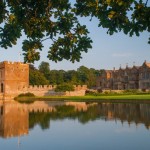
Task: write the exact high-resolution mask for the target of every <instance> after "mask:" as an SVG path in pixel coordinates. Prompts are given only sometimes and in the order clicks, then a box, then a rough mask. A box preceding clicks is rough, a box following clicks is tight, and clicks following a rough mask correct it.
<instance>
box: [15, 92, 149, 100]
mask: <svg viewBox="0 0 150 150" xmlns="http://www.w3.org/2000/svg"><path fill="white" fill-rule="evenodd" d="M16 100H18V101H22V100H23V101H26V100H27V101H30V100H32V101H36V100H44V101H47V100H48V101H50V100H75V101H82V100H150V94H145V95H144V94H143V95H114V96H109V95H107V96H104V95H102V96H45V97H19V98H17V99H16Z"/></svg>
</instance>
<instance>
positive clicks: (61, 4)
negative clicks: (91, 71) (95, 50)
mask: <svg viewBox="0 0 150 150" xmlns="http://www.w3.org/2000/svg"><path fill="white" fill-rule="evenodd" d="M0 24H1V26H0V46H1V47H3V48H8V47H11V46H12V45H15V44H16V43H17V39H19V38H20V37H21V35H22V33H23V32H24V34H25V35H26V37H27V39H26V40H24V41H23V46H22V49H23V51H24V54H23V55H24V61H25V62H34V61H35V60H39V59H40V51H41V50H42V48H43V42H44V41H45V40H48V39H49V40H51V41H53V44H52V45H50V48H49V50H48V55H47V57H48V58H49V59H51V60H53V61H56V62H57V61H61V60H62V59H67V60H70V61H72V62H74V61H79V60H80V58H81V52H87V51H88V49H89V48H91V42H92V41H91V39H90V38H89V37H88V36H87V35H88V30H87V29H86V26H85V25H81V24H80V23H79V21H78V18H77V17H76V15H75V12H74V11H73V8H72V7H71V3H69V0H38V1H35V0H26V1H25V0H1V1H0Z"/></svg>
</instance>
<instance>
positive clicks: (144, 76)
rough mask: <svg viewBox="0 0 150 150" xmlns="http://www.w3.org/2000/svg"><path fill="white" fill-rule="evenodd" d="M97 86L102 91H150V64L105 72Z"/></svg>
mask: <svg viewBox="0 0 150 150" xmlns="http://www.w3.org/2000/svg"><path fill="white" fill-rule="evenodd" d="M96 85H97V88H98V89H101V90H127V89H139V90H143V91H146V90H150V63H148V62H146V61H145V62H144V63H143V64H142V65H141V66H135V65H133V67H128V65H127V66H126V68H124V69H123V68H121V67H120V68H119V69H118V70H115V68H114V69H113V70H104V71H103V72H102V74H101V75H100V76H98V77H97V83H96Z"/></svg>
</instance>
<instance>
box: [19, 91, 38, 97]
mask: <svg viewBox="0 0 150 150" xmlns="http://www.w3.org/2000/svg"><path fill="white" fill-rule="evenodd" d="M34 96H35V95H34V94H33V93H30V92H28V93H21V94H19V95H18V97H34Z"/></svg>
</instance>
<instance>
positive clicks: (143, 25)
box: [75, 0, 150, 44]
mask: <svg viewBox="0 0 150 150" xmlns="http://www.w3.org/2000/svg"><path fill="white" fill-rule="evenodd" d="M76 2H77V3H76V4H75V6H76V14H77V15H80V16H91V17H96V18H98V20H99V25H98V26H102V27H103V28H107V29H108V32H107V33H109V34H110V35H112V34H113V33H115V32H120V31H123V32H124V33H125V34H129V35H130V36H132V35H133V34H136V35H137V36H139V35H140V32H143V31H148V32H150V15H149V14H150V7H149V6H148V0H94V1H92V2H91V0H82V1H81V0H76ZM129 14H131V15H129ZM149 44H150V38H149Z"/></svg>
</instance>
